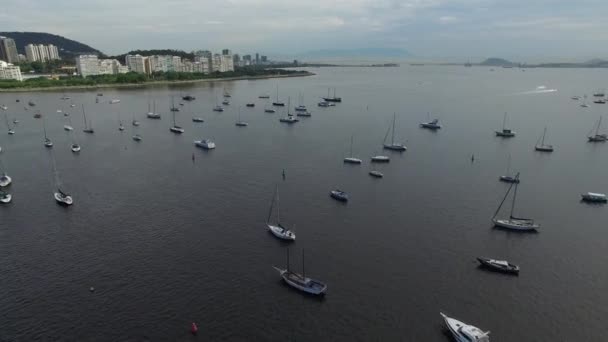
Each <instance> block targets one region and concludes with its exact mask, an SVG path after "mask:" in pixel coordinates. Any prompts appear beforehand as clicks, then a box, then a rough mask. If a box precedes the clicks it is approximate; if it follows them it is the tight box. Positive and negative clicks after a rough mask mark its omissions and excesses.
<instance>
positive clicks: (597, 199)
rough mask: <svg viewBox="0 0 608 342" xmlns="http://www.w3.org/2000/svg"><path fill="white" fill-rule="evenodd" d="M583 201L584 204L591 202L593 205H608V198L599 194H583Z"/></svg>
mask: <svg viewBox="0 0 608 342" xmlns="http://www.w3.org/2000/svg"><path fill="white" fill-rule="evenodd" d="M581 197H582V200H583V201H584V202H591V203H606V202H608V198H606V195H605V194H600V193H597V192H588V193H586V194H582V195H581Z"/></svg>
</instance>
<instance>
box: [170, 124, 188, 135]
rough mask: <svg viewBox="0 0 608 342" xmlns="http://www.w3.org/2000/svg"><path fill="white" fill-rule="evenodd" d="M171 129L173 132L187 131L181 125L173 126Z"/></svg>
mask: <svg viewBox="0 0 608 342" xmlns="http://www.w3.org/2000/svg"><path fill="white" fill-rule="evenodd" d="M169 130H170V131H171V132H173V133H177V134H182V133H184V132H185V130H184V128H183V127H181V126H171V127H169Z"/></svg>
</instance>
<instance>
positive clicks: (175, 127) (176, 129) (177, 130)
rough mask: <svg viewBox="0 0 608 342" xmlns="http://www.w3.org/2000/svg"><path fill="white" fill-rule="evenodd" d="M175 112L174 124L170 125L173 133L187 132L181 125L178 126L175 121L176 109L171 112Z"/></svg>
mask: <svg viewBox="0 0 608 342" xmlns="http://www.w3.org/2000/svg"><path fill="white" fill-rule="evenodd" d="M171 113H172V114H173V126H171V127H169V130H170V131H171V132H173V133H177V134H182V133H184V132H185V130H184V128H183V127H181V126H178V125H177V124H176V123H175V111H172V112H171Z"/></svg>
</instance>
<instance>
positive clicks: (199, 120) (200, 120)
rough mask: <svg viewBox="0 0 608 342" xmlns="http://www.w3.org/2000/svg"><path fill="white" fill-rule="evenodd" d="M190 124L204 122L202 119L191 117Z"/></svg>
mask: <svg viewBox="0 0 608 342" xmlns="http://www.w3.org/2000/svg"><path fill="white" fill-rule="evenodd" d="M192 122H205V120H203V118H199V117H193V118H192Z"/></svg>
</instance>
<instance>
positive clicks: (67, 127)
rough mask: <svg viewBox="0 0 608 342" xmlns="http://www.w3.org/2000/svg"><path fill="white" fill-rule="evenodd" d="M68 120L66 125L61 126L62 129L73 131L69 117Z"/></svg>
mask: <svg viewBox="0 0 608 342" xmlns="http://www.w3.org/2000/svg"><path fill="white" fill-rule="evenodd" d="M67 118H68V123H67V125H63V129H64V130H66V131H68V132H70V131H72V130H74V127H72V119H71V117H70V116H68V117H67Z"/></svg>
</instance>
